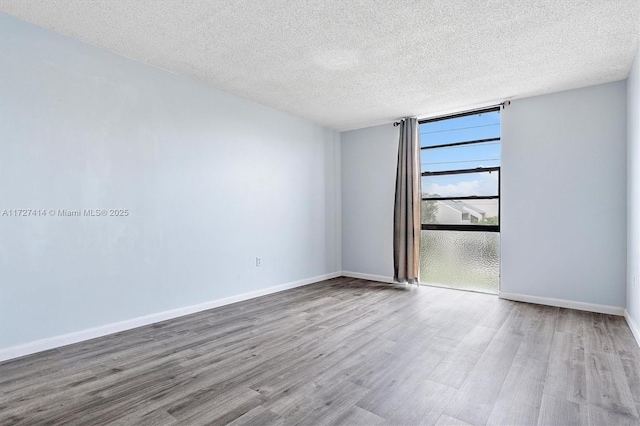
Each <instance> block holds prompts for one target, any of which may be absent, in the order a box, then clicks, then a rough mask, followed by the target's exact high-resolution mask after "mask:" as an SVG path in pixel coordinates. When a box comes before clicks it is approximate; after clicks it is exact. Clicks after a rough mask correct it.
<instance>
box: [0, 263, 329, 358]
mask: <svg viewBox="0 0 640 426" xmlns="http://www.w3.org/2000/svg"><path fill="white" fill-rule="evenodd" d="M341 275H342V272H340V271H338V272H333V273H330V274H324V275H318V276H315V277H311V278H305V279H302V280H298V281H293V282H290V283H286V284H281V285H277V286H273V287H269V288H265V289H262V290H256V291H251V292H249V293H243V294H239V295H237V296H230V297H225V298H223V299H217V300H211V301H209V302H205V303H200V304H197V305H191V306H185V307H182V308H177V309H172V310H169V311H164V312H158V313H155V314H150V315H145V316H142V317H137V318H132V319H129V320H125V321H120V322H116V323H111V324H106V325H102V326H99V327H95V328H89V329H87V330H80V331H75V332H73V333H69V334H63V335H61V336H54V337H49V338H46V339H41V340H36V341H33V342H29V343H25V344H22V345H18V346H12V347H9V348H5V349H0V361H6V360H8V359H13V358H18V357H21V356H25V355H30V354H34V353H36V352H42V351H46V350H49V349H54V348H58V347H60V346H66V345H70V344H72V343H78V342H82V341H84V340H89V339H95V338H96V337H102V336H106V335H108V334H113V333H118V332H121V331H125V330H130V329H132V328H136V327H141V326H143V325H149V324H153V323H156V322H160V321H165V320H168V319H172V318H177V317H181V316H184V315H189V314H193V313H196V312H201V311H206V310H207V309H212V308H217V307H219V306H224V305H230V304H232V303H236V302H241V301H243V300H248V299H253V298H256V297H260V296H266V295H267V294H273V293H278V292H280V291H284V290H289V289H291V288H295V287H302V286H305V285H308V284H313V283H316V282H319V281H324V280H328V279H331V278H336V277H339V276H341Z"/></svg>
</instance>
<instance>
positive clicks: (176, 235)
mask: <svg viewBox="0 0 640 426" xmlns="http://www.w3.org/2000/svg"><path fill="white" fill-rule="evenodd" d="M97 208H101V209H115V208H117V209H129V211H130V214H129V216H128V217H101V218H95V217H93V218H92V217H50V216H47V217H0V236H1V238H0V348H6V347H11V346H13V345H18V344H22V343H26V342H31V341H34V340H38V339H43V338H48V337H52V336H57V335H61V334H65V333H70V332H74V331H79V330H83V329H87V328H92V327H96V326H101V325H105V324H109V323H113V322H117V321H123V320H127V319H130V318H134V317H139V316H142V315H147V314H153V313H157V312H161V311H165V310H170V309H174V308H179V307H183V306H188V305H193V304H198V303H202V302H207V301H211V300H215V299H219V298H223V297H228V296H234V295H238V294H242V293H246V292H250V291H254V290H260V289H264V288H268V287H271V286H276V285H280V284H285V283H289V282H292V281H297V280H301V279H306V278H311V277H315V276H319V275H322V274H327V273H332V272H336V271H340V270H341V254H340V250H341V243H340V237H341V234H340V147H339V134H338V133H337V132H334V131H332V130H328V129H325V128H323V127H320V126H318V125H316V124H313V123H310V122H308V121H305V120H302V119H298V118H295V117H292V116H290V115H287V114H285V113H282V112H278V111H275V110H273V109H270V108H267V107H264V106H261V105H258V104H255V103H252V102H249V101H246V100H244V99H240V98H238V97H235V96H231V95H229V94H227V93H224V92H221V91H219V90H216V89H213V88H210V87H206V86H204V85H201V84H199V83H197V82H194V81H191V80H189V79H186V78H182V77H179V76H176V75H173V74H170V73H168V72H164V71H162V70H159V69H157V68H153V67H150V66H147V65H144V64H141V63H137V62H134V61H131V60H129V59H126V58H124V57H122V56H118V55H115V54H112V53H109V52H107V51H104V50H101V49H98V48H96V47H93V46H89V45H86V44H83V43H81V42H78V41H75V40H72V39H69V38H66V37H64V36H61V35H58V34H56V33H53V32H51V31H48V30H45V29H42V28H39V27H36V26H33V25H30V24H27V23H25V22H23V21H20V20H17V19H14V18H12V17H8V16H6V15H0V211H2V210H4V209H45V210H49V209H56V210H57V209H97ZM256 256H259V257H262V259H263V266H262V267H261V268H256V267H255V257H256Z"/></svg>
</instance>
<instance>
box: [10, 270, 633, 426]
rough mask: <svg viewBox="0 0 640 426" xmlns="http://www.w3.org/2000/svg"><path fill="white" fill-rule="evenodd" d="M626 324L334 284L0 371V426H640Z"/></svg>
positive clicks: (454, 296) (430, 292)
mask: <svg viewBox="0 0 640 426" xmlns="http://www.w3.org/2000/svg"><path fill="white" fill-rule="evenodd" d="M639 374H640V349H639V348H638V346H637V344H636V342H635V340H633V337H632V335H631V332H630V330H629V328H628V326H627V324H626V323H625V320H624V319H623V318H622V317H616V316H608V315H600V314H593V313H588V312H581V311H574V310H568V309H560V308H552V307H545V306H537V305H531V304H525V303H518V302H510V301H506V300H500V299H498V298H497V297H495V296H490V295H484V294H478V293H467V292H462V291H455V290H449V289H441V288H433V287H420V288H416V287H407V288H403V287H394V286H391V285H389V284H380V283H375V282H371V281H364V280H358V279H352V278H336V279H333V280H329V281H324V282H321V283H317V284H313V285H309V286H305V287H301V288H297V289H293V290H288V291H284V292H281V293H277V294H273V295H270V296H265V297H261V298H258V299H253V300H249V301H246V302H241V303H236V304H234V305H229V306H224V307H221V308H217V309H213V310H209V311H206V312H201V313H198V314H194V315H189V316H186V317H181V318H178V319H174V320H169V321H165V322H162V323H158V324H153V325H150V326H146V327H141V328H138V329H135V330H130V331H126V332H122V333H118V334H114V335H111V336H107V337H103V338H99V339H95V340H91V341H87V342H83V343H79V344H75V345H70V346H65V347H62V348H59V349H55V350H51V351H47V352H42V353H40V354H35V355H32V356H28V357H24V358H20V359H16V360H11V361H7V362H4V363H2V364H0V424H2V425H13V424H20V425H22V424H24V425H37V424H81V425H102V424H113V425H129V424H135V425H200V424H231V425H234V426H239V425H292V424H301V425H325V424H336V425H340V424H341V425H368V426H369V425H467V424H471V425H485V424H490V425H571V424H583V425H587V424H591V425H639V424H640V418H639V414H640V376H639Z"/></svg>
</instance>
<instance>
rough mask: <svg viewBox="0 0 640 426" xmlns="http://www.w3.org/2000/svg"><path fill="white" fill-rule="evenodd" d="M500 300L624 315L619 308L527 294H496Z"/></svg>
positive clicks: (622, 310)
mask: <svg viewBox="0 0 640 426" xmlns="http://www.w3.org/2000/svg"><path fill="white" fill-rule="evenodd" d="M498 297H499V298H500V299H507V300H515V301H516V302H526V303H535V304H537V305H547V306H558V307H560V308H569V309H577V310H579V311H588V312H597V313H599V314H608V315H619V316H623V315H624V308H623V307H621V306H608V305H597V304H595V303H585V302H577V301H575V300H566V299H554V298H551V297H540V296H530V295H528V294H517V293H505V292H504V291H501V292H499V293H498Z"/></svg>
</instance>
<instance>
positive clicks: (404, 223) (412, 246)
mask: <svg viewBox="0 0 640 426" xmlns="http://www.w3.org/2000/svg"><path fill="white" fill-rule="evenodd" d="M421 198H422V192H421V190H420V140H419V135H418V120H417V119H415V118H405V119H404V120H402V121H401V122H400V141H399V143H398V168H397V172H396V197H395V206H394V211H393V265H394V273H393V279H394V280H395V281H397V282H399V283H409V284H418V273H419V272H418V271H419V262H420V225H421V224H420V206H421V204H422V202H421Z"/></svg>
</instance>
